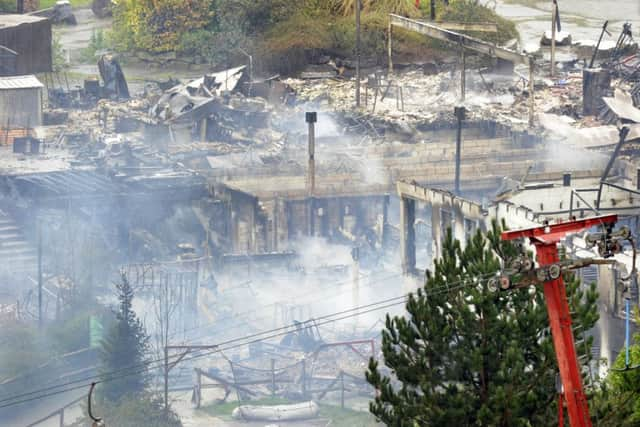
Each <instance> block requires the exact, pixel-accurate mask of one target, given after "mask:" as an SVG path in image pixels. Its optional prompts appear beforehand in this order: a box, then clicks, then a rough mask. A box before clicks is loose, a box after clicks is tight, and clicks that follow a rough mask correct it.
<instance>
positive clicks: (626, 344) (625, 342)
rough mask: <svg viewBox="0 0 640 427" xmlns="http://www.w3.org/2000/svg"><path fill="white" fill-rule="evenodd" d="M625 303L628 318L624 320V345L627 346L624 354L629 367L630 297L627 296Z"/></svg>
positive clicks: (626, 364) (625, 362) (625, 364)
mask: <svg viewBox="0 0 640 427" xmlns="http://www.w3.org/2000/svg"><path fill="white" fill-rule="evenodd" d="M624 303H625V313H626V318H625V320H624V327H625V330H624V347H625V354H624V366H625V367H628V366H629V298H625V300H624Z"/></svg>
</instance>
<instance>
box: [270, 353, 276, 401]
mask: <svg viewBox="0 0 640 427" xmlns="http://www.w3.org/2000/svg"><path fill="white" fill-rule="evenodd" d="M275 395H276V359H271V396H272V397H273V396H275Z"/></svg>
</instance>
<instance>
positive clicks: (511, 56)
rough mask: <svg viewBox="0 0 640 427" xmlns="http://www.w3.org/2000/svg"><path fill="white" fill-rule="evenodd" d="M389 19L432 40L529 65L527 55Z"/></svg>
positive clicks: (431, 27)
mask: <svg viewBox="0 0 640 427" xmlns="http://www.w3.org/2000/svg"><path fill="white" fill-rule="evenodd" d="M389 18H390V20H391V25H395V26H396V27H401V28H404V29H406V30H410V31H415V32H418V33H420V34H424V35H427V36H429V37H433V38H434V39H438V40H442V41H445V42H450V43H455V44H457V45H462V46H463V47H464V48H466V49H469V50H473V51H475V52H479V53H483V54H485V55H489V56H494V57H497V58H500V59H504V60H506V61H511V62H513V63H514V64H524V65H527V66H528V65H529V61H530V59H529V56H528V55H523V54H521V53H518V52H515V51H513V50H509V49H505V48H503V47H499V46H496V45H494V44H493V43H488V42H485V41H483V40H480V39H476V38H474V37H469V36H466V35H464V34H460V33H456V32H453V31H450V30H447V29H445V28H442V27H439V26H437V25H434V24H429V23H427V22H422V21H417V20H415V19H409V18H405V17H403V16H399V15H395V14H393V13H391V14H389Z"/></svg>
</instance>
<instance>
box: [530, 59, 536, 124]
mask: <svg viewBox="0 0 640 427" xmlns="http://www.w3.org/2000/svg"><path fill="white" fill-rule="evenodd" d="M534 65H535V64H534V61H533V57H530V58H529V127H531V128H532V127H533V125H534V116H535V110H536V99H535V96H534V93H533V92H534V90H535V87H534V83H535V82H534V76H533V73H534V68H535V66H534Z"/></svg>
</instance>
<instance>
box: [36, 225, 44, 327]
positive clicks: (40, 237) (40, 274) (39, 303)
mask: <svg viewBox="0 0 640 427" xmlns="http://www.w3.org/2000/svg"><path fill="white" fill-rule="evenodd" d="M36 221H38V226H37V227H36V228H37V233H38V326H39V327H40V329H42V325H43V323H44V322H43V319H42V224H41V222H40V219H39V218H38V219H36Z"/></svg>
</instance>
